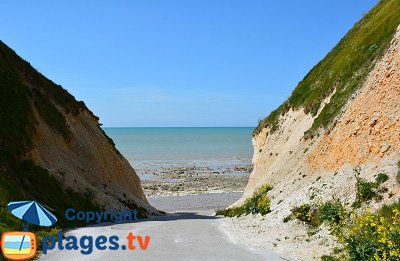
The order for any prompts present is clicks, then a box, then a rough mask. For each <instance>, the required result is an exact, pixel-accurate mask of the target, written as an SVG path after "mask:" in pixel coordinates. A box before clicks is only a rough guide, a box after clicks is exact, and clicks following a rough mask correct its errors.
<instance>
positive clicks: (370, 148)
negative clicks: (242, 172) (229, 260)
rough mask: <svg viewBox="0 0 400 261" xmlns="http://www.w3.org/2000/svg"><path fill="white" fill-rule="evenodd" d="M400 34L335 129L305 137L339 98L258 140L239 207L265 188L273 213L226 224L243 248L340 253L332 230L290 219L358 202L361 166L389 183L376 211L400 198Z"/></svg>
mask: <svg viewBox="0 0 400 261" xmlns="http://www.w3.org/2000/svg"><path fill="white" fill-rule="evenodd" d="M399 28H400V27H399ZM399 28H398V29H397V31H396V34H395V35H394V38H393V40H392V41H391V44H390V47H389V48H388V49H387V50H386V52H385V53H384V55H383V56H382V57H381V58H380V59H379V61H377V62H376V64H375V66H374V68H373V69H372V70H371V71H370V73H369V75H368V77H367V79H366V80H365V82H364V84H363V85H362V86H361V87H360V88H359V89H358V91H357V92H356V93H354V94H353V95H352V96H351V98H350V99H349V100H348V101H347V104H346V105H345V106H344V107H343V109H342V110H341V113H340V114H339V115H338V116H337V117H336V118H335V119H334V122H333V123H332V124H331V126H330V127H329V128H327V129H319V130H318V132H317V133H315V135H313V137H310V138H308V139H305V135H304V132H305V131H307V130H309V129H310V127H311V126H312V125H313V122H314V120H315V119H316V118H317V117H318V115H319V113H320V112H321V111H322V110H323V108H324V106H326V105H327V104H329V102H331V98H332V97H333V96H332V95H334V93H332V94H331V95H330V96H329V97H327V98H326V99H325V100H324V101H323V103H322V106H321V108H320V109H319V112H318V113H317V114H316V115H315V116H314V117H313V116H311V115H310V114H307V113H305V112H304V110H303V109H302V108H300V109H298V110H292V109H290V110H288V111H287V112H286V113H285V114H283V115H281V116H280V117H279V121H278V128H277V129H275V130H274V131H270V130H271V129H270V128H264V129H262V131H261V132H259V133H258V134H257V135H255V136H254V137H253V146H254V156H253V164H254V170H253V172H252V174H251V175H250V179H249V183H248V185H247V187H246V189H245V193H244V196H243V198H242V199H240V200H239V201H238V202H236V203H235V204H233V206H238V205H240V204H242V203H243V202H244V200H245V199H246V198H248V197H250V196H251V195H252V194H253V192H254V191H255V190H256V189H257V188H258V187H261V186H262V185H264V184H270V185H272V186H273V189H272V190H271V191H270V192H268V197H269V198H270V199H271V212H270V213H268V214H267V215H265V216H261V215H256V216H255V215H247V216H241V217H239V218H234V219H223V221H222V222H223V223H222V224H223V226H225V227H226V228H227V229H228V230H231V231H240V233H239V232H235V233H234V235H235V236H233V238H234V240H235V241H237V242H247V243H249V244H250V245H254V246H259V247H266V246H267V247H268V248H270V249H274V250H275V251H277V252H281V253H282V254H284V255H286V256H289V257H293V258H294V259H295V260H297V259H299V260H321V256H322V255H326V254H327V253H332V252H333V249H334V247H340V244H339V245H338V244H337V241H336V238H335V237H334V236H332V234H331V233H330V230H329V227H327V226H325V225H324V224H323V225H322V226H321V227H320V228H319V229H318V231H314V232H312V229H311V230H310V227H309V226H307V225H305V224H304V223H303V222H298V221H297V220H291V221H288V222H285V221H284V220H285V218H287V217H289V216H290V215H291V214H292V212H291V209H293V208H294V207H298V206H300V205H302V204H310V205H318V204H321V203H322V202H327V201H330V200H332V199H338V200H340V201H341V202H342V203H343V204H345V205H346V206H348V207H350V206H351V204H352V203H353V202H354V201H355V198H356V177H355V170H354V169H355V168H356V167H357V168H359V169H360V177H362V178H364V179H366V180H368V181H374V180H375V176H376V175H377V174H378V173H386V174H387V175H388V176H389V180H388V181H386V182H385V183H384V187H385V188H386V189H387V190H385V192H384V193H383V194H382V196H383V198H382V200H381V201H375V200H373V201H371V202H369V203H368V208H369V209H370V210H371V211H375V210H377V209H378V208H380V207H381V206H382V205H383V204H385V203H392V202H394V201H397V200H398V199H399V198H400V185H399V182H398V181H396V175H397V173H398V171H399V169H398V166H397V164H398V162H399V161H400V30H399ZM335 91H336V90H335ZM274 127H275V126H274ZM307 231H311V232H312V233H313V234H312V235H311V234H309V233H308V232H307ZM314 233H315V234H314ZM260 235H261V236H260ZM249 239H250V240H249Z"/></svg>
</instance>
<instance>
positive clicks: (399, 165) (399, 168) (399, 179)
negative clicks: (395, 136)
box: [396, 161, 400, 184]
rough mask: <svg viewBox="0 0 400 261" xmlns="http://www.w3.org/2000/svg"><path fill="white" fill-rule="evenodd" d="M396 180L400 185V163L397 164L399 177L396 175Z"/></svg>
mask: <svg viewBox="0 0 400 261" xmlns="http://www.w3.org/2000/svg"><path fill="white" fill-rule="evenodd" d="M396 180H397V182H398V183H399V184H400V161H399V162H397V175H396Z"/></svg>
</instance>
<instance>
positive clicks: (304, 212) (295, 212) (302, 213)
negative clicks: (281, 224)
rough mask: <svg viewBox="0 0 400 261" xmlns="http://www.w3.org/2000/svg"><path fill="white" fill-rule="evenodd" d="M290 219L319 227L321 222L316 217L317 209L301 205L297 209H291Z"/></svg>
mask: <svg viewBox="0 0 400 261" xmlns="http://www.w3.org/2000/svg"><path fill="white" fill-rule="evenodd" d="M292 218H296V219H298V220H300V221H303V222H304V223H306V224H308V225H310V226H312V227H319V226H320V225H321V223H322V221H321V220H320V219H319V217H318V208H316V207H313V206H311V205H309V204H303V205H301V206H299V207H295V208H293V209H292Z"/></svg>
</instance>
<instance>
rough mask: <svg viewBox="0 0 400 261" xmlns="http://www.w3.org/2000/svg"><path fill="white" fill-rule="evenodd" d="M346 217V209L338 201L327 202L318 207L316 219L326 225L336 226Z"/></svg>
mask: <svg viewBox="0 0 400 261" xmlns="http://www.w3.org/2000/svg"><path fill="white" fill-rule="evenodd" d="M346 216H347V211H346V208H345V207H344V206H343V204H342V203H341V202H340V201H339V200H333V201H328V202H325V203H323V204H322V205H320V206H319V207H318V218H319V219H320V220H321V221H325V222H327V223H331V224H332V223H336V224H338V223H339V222H340V221H342V220H343V219H345V217H346Z"/></svg>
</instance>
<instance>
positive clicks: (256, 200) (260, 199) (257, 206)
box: [216, 184, 272, 217]
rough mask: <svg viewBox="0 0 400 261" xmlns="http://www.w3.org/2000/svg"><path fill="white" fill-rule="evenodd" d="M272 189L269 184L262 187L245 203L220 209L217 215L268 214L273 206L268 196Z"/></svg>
mask: <svg viewBox="0 0 400 261" xmlns="http://www.w3.org/2000/svg"><path fill="white" fill-rule="evenodd" d="M271 189H272V187H271V186H270V185H268V184H266V185H264V186H262V187H260V188H259V189H258V190H257V191H256V192H255V193H254V194H253V196H251V197H250V198H248V199H246V201H245V202H244V203H243V205H241V206H239V207H234V208H227V209H222V210H218V211H217V212H216V214H217V215H220V216H227V217H239V216H241V215H248V214H257V213H260V214H261V215H263V216H264V215H265V214H268V213H269V212H270V208H271V200H270V199H269V197H268V196H267V193H268V192H269V191H270V190H271Z"/></svg>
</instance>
